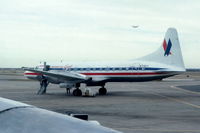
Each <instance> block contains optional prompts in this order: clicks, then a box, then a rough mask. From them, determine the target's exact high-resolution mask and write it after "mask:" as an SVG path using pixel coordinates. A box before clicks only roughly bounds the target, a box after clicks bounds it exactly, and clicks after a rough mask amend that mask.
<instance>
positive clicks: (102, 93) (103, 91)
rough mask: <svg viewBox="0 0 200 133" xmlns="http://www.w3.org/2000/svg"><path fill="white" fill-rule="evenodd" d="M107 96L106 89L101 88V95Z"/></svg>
mask: <svg viewBox="0 0 200 133" xmlns="http://www.w3.org/2000/svg"><path fill="white" fill-rule="evenodd" d="M106 94H107V90H106V88H100V89H99V95H106Z"/></svg>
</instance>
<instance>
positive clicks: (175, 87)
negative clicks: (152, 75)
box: [170, 86, 200, 95]
mask: <svg viewBox="0 0 200 133" xmlns="http://www.w3.org/2000/svg"><path fill="white" fill-rule="evenodd" d="M170 87H171V88H174V89H177V90H181V91H185V92H189V93H192V94H198V95H200V92H196V91H190V90H186V89H183V88H180V87H177V86H170Z"/></svg>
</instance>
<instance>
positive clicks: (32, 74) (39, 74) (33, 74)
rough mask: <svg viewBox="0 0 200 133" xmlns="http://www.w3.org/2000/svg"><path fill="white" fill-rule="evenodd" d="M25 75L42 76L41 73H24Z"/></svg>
mask: <svg viewBox="0 0 200 133" xmlns="http://www.w3.org/2000/svg"><path fill="white" fill-rule="evenodd" d="M24 75H42V74H40V73H24Z"/></svg>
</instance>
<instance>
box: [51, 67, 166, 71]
mask: <svg viewBox="0 0 200 133" xmlns="http://www.w3.org/2000/svg"><path fill="white" fill-rule="evenodd" d="M161 69H164V68H153V67H147V68H143V67H138V68H137V67H102V68H100V67H87V68H78V67H74V68H67V69H66V68H50V70H69V71H124V70H126V71H131V70H143V71H157V70H161Z"/></svg>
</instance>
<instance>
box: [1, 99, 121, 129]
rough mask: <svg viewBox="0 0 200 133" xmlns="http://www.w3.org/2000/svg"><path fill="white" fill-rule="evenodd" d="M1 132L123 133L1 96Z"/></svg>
mask: <svg viewBox="0 0 200 133" xmlns="http://www.w3.org/2000/svg"><path fill="white" fill-rule="evenodd" d="M0 120H1V124H0V132H1V133H58V132H59V133H121V132H119V131H115V130H113V129H110V128H106V127H103V126H101V125H98V124H95V123H91V122H89V121H84V120H80V119H77V118H73V117H71V116H68V115H64V114H59V113H56V112H52V111H48V110H45V109H40V108H37V107H35V106H32V105H28V104H24V103H21V102H17V101H13V100H10V99H5V98H1V97H0Z"/></svg>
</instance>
